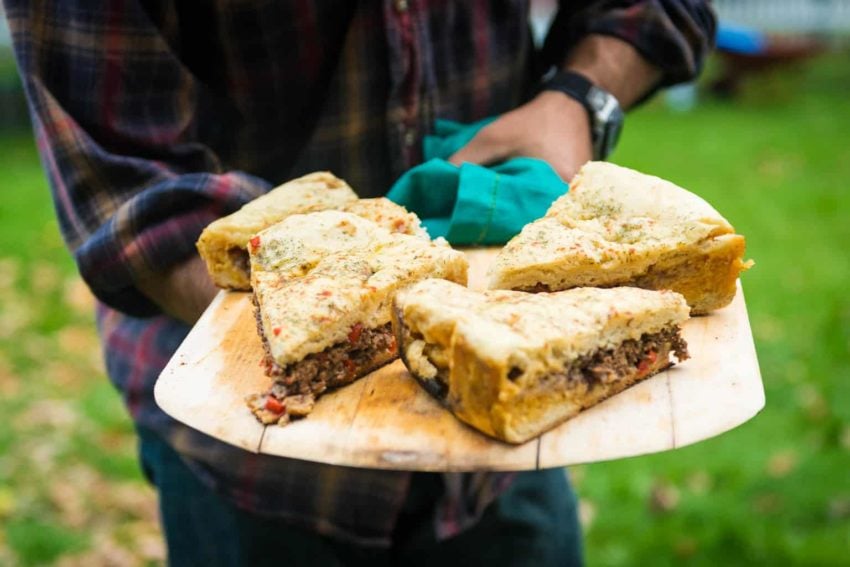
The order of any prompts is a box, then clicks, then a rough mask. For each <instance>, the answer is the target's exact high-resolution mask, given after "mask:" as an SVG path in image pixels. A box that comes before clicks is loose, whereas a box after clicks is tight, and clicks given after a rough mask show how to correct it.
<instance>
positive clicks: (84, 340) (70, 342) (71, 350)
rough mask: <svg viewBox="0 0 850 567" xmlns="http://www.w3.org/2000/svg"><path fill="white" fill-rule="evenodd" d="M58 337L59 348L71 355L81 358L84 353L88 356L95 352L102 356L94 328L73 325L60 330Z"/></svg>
mask: <svg viewBox="0 0 850 567" xmlns="http://www.w3.org/2000/svg"><path fill="white" fill-rule="evenodd" d="M56 336H57V339H58V341H59V346H60V347H61V348H62V350H64V351H65V352H66V353H67V354H69V355H73V356H79V355H80V354H84V353H85V354H87V355H88V354H90V353H91V351H92V350H94V351H95V352H97V354H98V356H100V346H99V343H98V339H97V334H96V333H95V330H94V327H89V326H82V325H72V326H68V327H65V328H63V329H62V330H60V331H59V333H57V335H56Z"/></svg>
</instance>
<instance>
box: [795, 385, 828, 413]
mask: <svg viewBox="0 0 850 567" xmlns="http://www.w3.org/2000/svg"><path fill="white" fill-rule="evenodd" d="M797 400H798V401H799V403H800V405H801V406H802V407H803V410H804V411H805V412H806V415H807V416H808V417H809V419H811V420H813V421H819V420H822V419H824V418H825V417H827V416H828V415H829V405H828V404H827V403H826V399H825V398H824V396H823V394H821V393H820V391H819V390H818V389H817V388H816V387H815V386H814V385H812V384H803V385H802V386H800V387H798V388H797Z"/></svg>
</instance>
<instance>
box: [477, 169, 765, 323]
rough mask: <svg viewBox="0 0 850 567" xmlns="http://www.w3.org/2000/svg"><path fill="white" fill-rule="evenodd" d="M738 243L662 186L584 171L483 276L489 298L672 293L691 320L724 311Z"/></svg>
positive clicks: (695, 204) (623, 173)
mask: <svg viewBox="0 0 850 567" xmlns="http://www.w3.org/2000/svg"><path fill="white" fill-rule="evenodd" d="M744 249H745V240H744V237H743V236H741V235H739V234H735V231H734V228H733V227H732V226H731V225H730V224H729V223H728V222H727V221H726V219H724V218H723V217H722V216H721V215H720V214H719V213H717V211H715V210H714V209H713V208H712V207H711V206H710V205H708V203H706V202H705V201H703V200H702V199H700V198H699V197H697V196H696V195H694V194H692V193H690V192H688V191H686V190H684V189H682V188H680V187H677V186H675V185H673V184H672V183H669V182H667V181H664V180H661V179H659V178H657V177H652V176H648V175H644V174H641V173H638V172H636V171H632V170H628V169H626V168H622V167H619V166H615V165H612V164H605V163H598V162H591V163H589V164H586V165H585V166H584V167H583V168H582V170H581V171H580V172H579V174H578V175H576V178H575V179H574V180H573V183H572V184H571V191H570V193H568V194H566V195H564V196H563V197H561V198H559V199H558V200H557V201H556V202H555V203H553V205H552V207H551V208H550V210H549V212H547V214H546V216H545V217H543V218H542V219H539V220H537V221H534V222H532V223H530V224H529V225H527V226H526V227H525V228H523V230H522V232H521V233H520V234H519V235H517V236H516V237H515V238H514V239H512V240H511V241H510V242H509V243H508V244H507V245H506V246H505V248H504V249H503V250H502V251H501V252H500V254H499V256H498V257H497V259H496V261H495V262H494V264H493V266H492V267H491V270H490V283H489V287H490V288H491V289H518V290H527V291H540V290H544V289H546V290H549V291H558V290H565V289H571V288H574V287H581V286H594V287H614V286H635V287H642V288H645V289H672V290H673V291H677V292H679V293H681V294H682V295H684V296H685V299H686V300H687V301H688V304H689V305H690V306H691V308H692V312H693V314H702V313H707V312H708V311H711V310H714V309H718V308H721V307H724V306H726V305H728V304H729V303H730V302H731V301H732V299H733V298H734V296H735V292H736V283H735V282H736V280H737V279H738V276H739V275H740V273H741V272H742V271H744V270H746V269H748V268H749V267H750V266H751V265H752V263H751V262H744V261H743V259H742V258H743V254H744Z"/></svg>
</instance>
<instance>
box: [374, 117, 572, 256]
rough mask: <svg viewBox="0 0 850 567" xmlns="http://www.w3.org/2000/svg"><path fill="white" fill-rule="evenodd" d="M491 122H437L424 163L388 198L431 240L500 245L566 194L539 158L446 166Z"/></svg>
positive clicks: (425, 147)
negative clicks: (421, 226) (415, 219)
mask: <svg viewBox="0 0 850 567" xmlns="http://www.w3.org/2000/svg"><path fill="white" fill-rule="evenodd" d="M492 121H493V118H488V119H486V120H482V121H480V122H476V123H474V124H468V125H464V124H459V123H457V122H450V121H448V120H437V122H436V124H435V131H434V134H432V135H429V136H426V137H425V141H424V144H423V153H424V157H425V160H426V161H425V162H424V163H422V164H420V165H418V166H416V167H414V168H413V169H410V170H409V171H407V172H406V173H405V174H404V175H402V176H401V177H400V178H399V179H398V181H396V182H395V184H394V185H393V187H392V189H390V192H389V193H388V194H387V198H389V199H390V200H392V201H395V202H396V203H398V204H400V205H404V206H405V207H407V209H408V210H410V211H413V212H415V213H416V214H417V215H419V218H421V219H422V223H423V224H424V225H425V228H427V229H428V233H429V234H430V235H431V236H432V237H433V238H436V237H438V236H443V237H445V238H446V240H448V241H449V242H451V243H452V244H456V245H481V244H504V243H505V242H507V241H508V240H510V239H511V238H512V237H513V236H514V235H516V234H517V233H518V232H519V231H520V230H522V227H523V226H525V225H526V224H528V223H529V222H531V221H533V220H534V219H538V218H540V217H542V216H543V215H544V214H545V213H546V210H547V209H548V208H549V205H551V204H552V201H554V200H555V199H557V198H558V197H560V196H561V195H563V194H564V193H566V192H567V191H568V190H569V186H568V185H567V184H566V183H564V182H563V181H562V180H561V178H560V177H559V176H558V174H557V173H555V170H554V169H552V166H550V165H549V164H548V163H546V162H545V161H543V160H539V159H534V158H527V157H518V158H512V159H509V160H507V161H504V162H501V163H498V164H495V165H492V166H487V167H485V166H481V165H477V164H474V163H464V164H463V165H461V166H459V167H458V166H456V165H452V164H451V163H449V162H448V161H446V160H447V159H448V158H449V157H450V156H451V155H452V154H454V153H455V152H456V151H457V150H459V149H460V148H462V147H463V146H465V145H466V144H467V143H468V142H469V141H470V140H471V139H472V138H473V137H474V136H475V134H477V133H478V131H479V130H481V128H483V127H484V126H486V125H487V124H489V123H490V122H492Z"/></svg>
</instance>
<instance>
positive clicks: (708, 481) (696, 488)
mask: <svg viewBox="0 0 850 567" xmlns="http://www.w3.org/2000/svg"><path fill="white" fill-rule="evenodd" d="M685 482H686V484H687V486H688V490H690V491H691V492H693V493H694V494H705V493H706V492H708V491H709V490H711V487H712V485H713V481H712V478H711V475H709V474H708V473H707V472H706V471H697V472H695V473H693V474H692V475H690V476H689V477H688V479H687V480H686V481H685Z"/></svg>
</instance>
